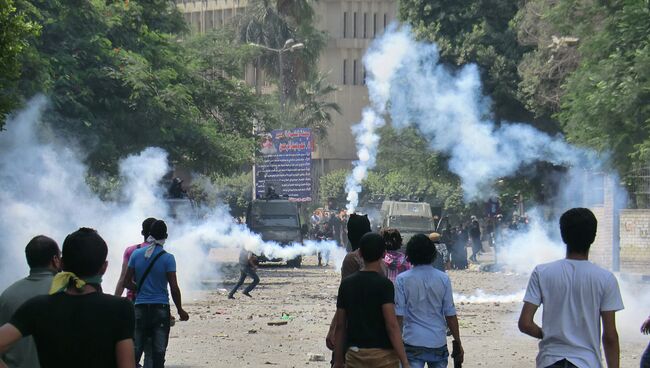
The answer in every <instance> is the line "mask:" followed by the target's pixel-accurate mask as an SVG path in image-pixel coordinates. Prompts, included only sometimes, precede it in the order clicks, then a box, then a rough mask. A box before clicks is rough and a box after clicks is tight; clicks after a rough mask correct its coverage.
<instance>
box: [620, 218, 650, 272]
mask: <svg viewBox="0 0 650 368" xmlns="http://www.w3.org/2000/svg"><path fill="white" fill-rule="evenodd" d="M620 223H621V272H628V273H644V274H648V273H650V209H645V210H622V211H621V216H620Z"/></svg>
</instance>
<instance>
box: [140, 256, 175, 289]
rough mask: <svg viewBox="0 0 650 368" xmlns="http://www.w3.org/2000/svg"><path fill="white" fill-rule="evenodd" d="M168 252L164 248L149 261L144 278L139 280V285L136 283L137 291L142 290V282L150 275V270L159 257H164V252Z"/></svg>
mask: <svg viewBox="0 0 650 368" xmlns="http://www.w3.org/2000/svg"><path fill="white" fill-rule="evenodd" d="M166 253H167V252H166V251H164V250H163V251H162V252H160V253H158V254H156V256H155V257H153V259H152V260H151V262H150V263H149V266H148V267H147V269H146V270H144V273H143V274H142V278H141V279H140V281H138V285H136V288H135V291H136V292H137V291H138V290H140V288H141V287H142V284H143V283H144V280H146V279H147V276H149V272H151V268H152V267H153V265H154V264H155V263H156V261H157V260H158V258H160V257H162V255H163V254H166Z"/></svg>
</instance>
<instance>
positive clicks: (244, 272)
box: [230, 266, 260, 296]
mask: <svg viewBox="0 0 650 368" xmlns="http://www.w3.org/2000/svg"><path fill="white" fill-rule="evenodd" d="M246 276H250V277H251V278H253V282H251V284H250V285H248V286H247V287H246V289H244V292H245V293H249V292H251V291H253V289H255V286H257V284H259V283H260V278H259V277H258V276H257V273H256V272H255V269H254V268H253V267H251V266H242V268H241V275H240V276H239V281H237V285H235V287H233V288H232V290H230V295H231V296H232V295H234V294H235V293H236V292H237V289H239V287H240V286H242V285H244V281H245V280H246Z"/></svg>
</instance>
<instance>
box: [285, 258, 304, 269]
mask: <svg viewBox="0 0 650 368" xmlns="http://www.w3.org/2000/svg"><path fill="white" fill-rule="evenodd" d="M301 264H302V257H296V258H294V259H292V260H290V261H287V266H289V267H295V268H300V265H301Z"/></svg>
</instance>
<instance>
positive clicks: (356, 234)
mask: <svg viewBox="0 0 650 368" xmlns="http://www.w3.org/2000/svg"><path fill="white" fill-rule="evenodd" d="M370 231H371V229H370V220H368V215H357V214H356V213H353V214H351V215H350V219H349V220H348V240H349V241H350V247H351V248H352V250H357V249H358V248H359V241H360V240H361V237H362V236H363V235H364V234H366V233H369V232H370Z"/></svg>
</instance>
